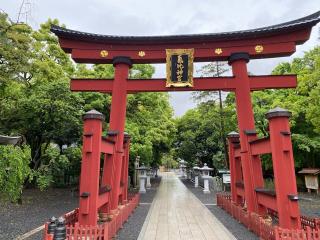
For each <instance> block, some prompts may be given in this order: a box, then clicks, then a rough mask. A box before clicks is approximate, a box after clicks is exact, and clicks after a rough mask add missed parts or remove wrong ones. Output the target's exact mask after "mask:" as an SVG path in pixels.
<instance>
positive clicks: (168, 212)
mask: <svg viewBox="0 0 320 240" xmlns="http://www.w3.org/2000/svg"><path fill="white" fill-rule="evenodd" d="M165 239H168V240H169V239H174V240H189V239H190V240H191V239H192V240H193V239H194V240H202V239H203V240H211V239H212V240H213V239H214V240H219V239H221V240H222V239H223V240H227V239H236V238H235V237H234V236H233V235H232V234H231V233H230V232H229V231H228V230H227V229H226V228H225V227H224V226H223V225H222V224H221V223H220V222H219V220H218V219H217V218H216V217H215V216H214V215H213V214H212V213H211V212H210V211H209V210H208V209H207V208H206V207H205V206H204V205H203V204H202V203H201V202H200V200H199V199H198V198H196V197H195V196H194V195H193V193H191V192H190V191H189V190H188V189H187V188H186V187H185V185H184V184H183V183H182V182H181V181H180V180H179V178H178V177H177V176H176V175H175V174H174V173H172V172H168V173H163V174H162V181H161V184H160V187H159V189H158V193H157V195H156V197H155V199H154V200H153V203H152V205H151V207H150V210H149V213H148V216H147V218H146V220H145V222H144V225H143V227H142V230H141V232H140V235H139V238H138V240H165Z"/></svg>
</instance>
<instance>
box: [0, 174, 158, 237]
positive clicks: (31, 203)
mask: <svg viewBox="0 0 320 240" xmlns="http://www.w3.org/2000/svg"><path fill="white" fill-rule="evenodd" d="M160 181H161V178H160V177H159V178H157V179H156V178H154V179H151V183H152V188H151V189H149V190H147V193H146V194H141V200H140V202H141V203H144V204H142V205H139V206H138V207H137V208H136V210H135V211H134V213H133V214H132V215H131V217H130V218H129V220H128V221H127V223H125V224H124V227H123V228H122V229H121V230H120V232H119V234H118V236H117V238H116V239H118V240H131V239H132V240H133V239H137V238H138V235H139V233H140V230H141V228H142V225H143V222H144V220H145V218H146V216H147V214H148V210H149V207H150V205H151V202H152V200H153V198H154V196H155V194H156V190H157V187H158V186H159V183H160ZM22 199H23V200H22V201H23V204H22V205H18V204H12V203H3V201H0V240H9V239H16V238H17V237H18V236H20V235H22V234H24V233H26V232H29V231H30V230H32V229H35V228H37V227H39V226H41V225H42V224H44V222H46V221H47V220H48V219H49V218H50V217H51V216H56V217H57V216H61V215H63V214H64V213H66V212H69V211H71V210H73V209H75V208H76V207H78V197H77V196H76V194H72V192H71V189H50V190H48V191H45V192H40V191H39V190H37V189H26V190H24V192H23V197H22ZM42 234H43V232H42V231H40V232H38V233H36V234H34V235H32V236H31V237H29V238H28V240H41V239H42Z"/></svg>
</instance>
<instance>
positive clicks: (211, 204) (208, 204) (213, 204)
mask: <svg viewBox="0 0 320 240" xmlns="http://www.w3.org/2000/svg"><path fill="white" fill-rule="evenodd" d="M203 205H205V206H217V204H216V203H206V204H203Z"/></svg>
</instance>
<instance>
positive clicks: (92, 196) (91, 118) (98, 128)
mask: <svg viewBox="0 0 320 240" xmlns="http://www.w3.org/2000/svg"><path fill="white" fill-rule="evenodd" d="M83 120H84V127H83V128H84V130H83V147H82V162H81V178H80V179H81V181H80V204H79V205H80V207H79V224H80V225H91V226H95V225H96V224H97V217H98V215H97V214H98V196H99V175H100V174H99V173H100V154H101V134H102V121H103V120H104V116H103V115H102V114H101V113H100V112H97V111H95V110H91V111H89V112H87V113H85V114H84V116H83ZM88 176H90V177H88Z"/></svg>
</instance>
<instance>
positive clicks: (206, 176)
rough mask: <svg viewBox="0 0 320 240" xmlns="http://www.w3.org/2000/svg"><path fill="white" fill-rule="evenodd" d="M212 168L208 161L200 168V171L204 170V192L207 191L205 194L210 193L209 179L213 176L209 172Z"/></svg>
mask: <svg viewBox="0 0 320 240" xmlns="http://www.w3.org/2000/svg"><path fill="white" fill-rule="evenodd" d="M212 170H213V169H212V168H209V167H208V165H207V164H206V163H205V164H204V165H203V167H202V168H200V171H201V172H202V179H203V183H204V189H203V193H205V194H207V193H210V189H209V179H211V176H210V175H209V172H210V171H212Z"/></svg>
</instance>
